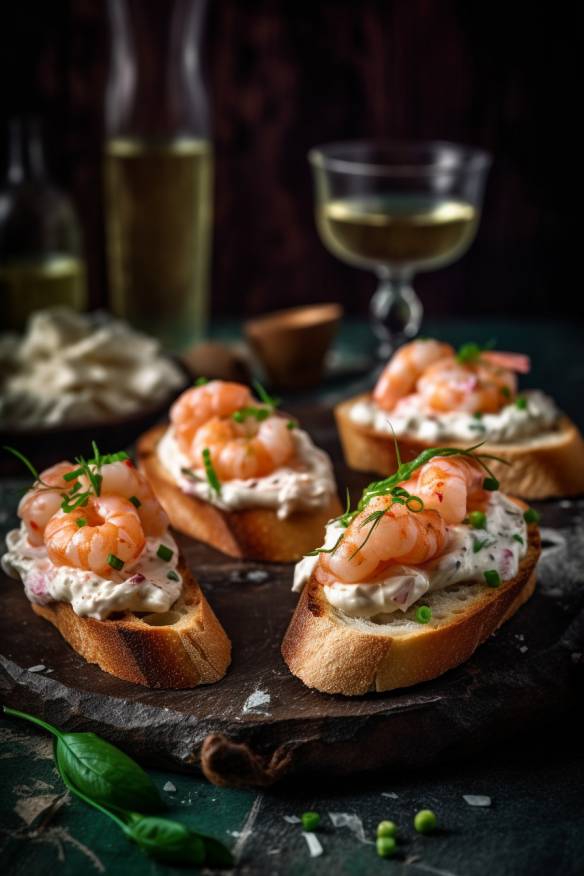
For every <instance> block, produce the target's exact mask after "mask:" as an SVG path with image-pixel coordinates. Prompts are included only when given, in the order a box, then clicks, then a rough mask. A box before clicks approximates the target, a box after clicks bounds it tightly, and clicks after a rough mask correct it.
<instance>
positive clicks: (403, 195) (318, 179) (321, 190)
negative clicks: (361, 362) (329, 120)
mask: <svg viewBox="0 0 584 876" xmlns="http://www.w3.org/2000/svg"><path fill="white" fill-rule="evenodd" d="M308 158H309V161H310V164H311V165H312V169H313V173H314V181H315V189H316V221H317V225H318V230H319V232H320V236H321V238H322V241H323V243H324V244H325V246H326V247H327V248H328V249H329V250H330V251H331V252H332V253H333V254H334V255H336V256H337V257H338V258H340V259H342V261H344V262H348V263H349V264H351V265H356V266H357V267H361V268H368V269H370V270H373V271H375V273H376V274H377V276H378V278H379V284H378V287H377V291H376V292H375V294H374V295H373V298H372V299H371V304H370V316H371V322H372V328H373V332H374V333H375V335H376V337H377V339H378V340H379V347H378V354H379V356H380V357H381V358H384V359H385V358H387V356H388V355H389V354H390V353H391V352H392V351H393V350H394V349H395V347H396V346H397V345H398V344H400V343H401V342H402V341H404V340H405V339H407V338H411V337H413V336H414V335H415V334H416V333H417V332H418V330H419V328H420V324H421V321H422V312H423V308H422V303H421V301H420V299H419V298H418V296H417V295H416V293H415V292H414V290H413V288H412V285H411V281H412V277H413V275H414V274H415V273H416V271H431V270H434V269H436V268H442V267H444V266H445V265H449V264H451V263H452V262H453V261H455V260H456V259H458V258H460V257H461V256H462V255H463V254H464V253H465V252H466V251H467V249H468V248H469V246H470V244H471V243H472V241H473V239H474V237H475V234H476V231H477V227H478V223H479V217H480V210H481V204H482V198H483V190H484V185H485V179H486V176H487V172H488V169H489V166H490V164H491V159H490V157H489V155H488V154H487V153H486V152H483V151H481V150H479V149H471V148H468V147H466V146H458V145H456V144H454V143H446V142H440V141H432V142H427V143H423V142H421V143H410V142H398V141H396V142H374V141H371V142H369V141H355V142H346V143H331V144H330V145H326V146H319V147H317V148H315V149H312V150H311V151H310V152H309V155H308Z"/></svg>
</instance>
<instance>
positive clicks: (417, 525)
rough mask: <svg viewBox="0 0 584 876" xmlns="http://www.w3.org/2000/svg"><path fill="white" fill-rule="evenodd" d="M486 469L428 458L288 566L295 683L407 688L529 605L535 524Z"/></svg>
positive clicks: (336, 688)
mask: <svg viewBox="0 0 584 876" xmlns="http://www.w3.org/2000/svg"><path fill="white" fill-rule="evenodd" d="M491 462H493V460H491V458H490V457H489V456H487V455H485V454H482V453H478V452H473V450H461V449H458V448H437V449H429V450H426V451H424V452H423V453H421V454H420V456H419V457H418V458H417V459H415V460H413V461H411V462H409V463H403V464H399V466H398V469H397V471H396V472H395V474H394V475H392V476H391V477H388V478H386V479H385V480H382V481H377V482H375V483H372V484H370V485H369V486H368V487H367V488H366V489H365V491H364V493H363V496H362V498H361V500H360V501H359V503H358V505H357V508H356V510H354V511H350V510H347V512H346V513H345V514H343V515H342V516H341V517H340V518H338V519H337V520H335V521H333V522H331V523H330V524H329V526H328V527H327V534H326V539H325V544H324V546H323V547H322V548H320V550H316V551H313V552H312V555H311V556H308V557H305V558H304V559H303V560H302V561H301V562H300V563H298V565H297V566H296V571H295V580H294V589H296V590H302V593H301V596H300V599H299V602H298V605H297V607H296V610H295V613H294V616H293V618H292V620H291V622H290V626H289V627H288V631H287V632H286V635H285V637H284V641H283V643H282V654H283V657H284V660H285V661H286V663H287V664H288V666H289V668H290V670H291V671H292V672H293V673H294V675H297V676H298V677H299V678H300V679H301V680H302V681H303V682H304V683H305V684H306V685H308V686H309V687H314V688H317V689H318V690H321V691H325V692H327V693H341V694H347V695H352V694H363V693H366V692H367V691H386V690H392V689H393V688H401V687H408V686H409V685H413V684H417V683H418V682H421V681H425V680H427V679H430V678H435V677H436V676H438V675H441V674H442V673H443V672H446V670H448V669H451V668H452V667H454V666H458V665H459V664H461V663H463V662H464V661H465V660H467V659H468V658H469V657H470V656H471V654H472V653H473V652H474V651H475V649H476V648H477V647H478V646H479V645H480V644H481V643H482V642H484V641H485V640H486V639H487V638H488V637H489V636H490V635H491V633H493V632H494V631H495V630H496V629H497V627H499V626H500V624H502V623H503V622H504V621H506V620H507V619H508V618H510V617H511V615H513V614H514V613H515V611H517V609H518V608H519V607H520V606H521V605H522V604H523V603H524V602H525V601H526V600H527V599H528V598H529V597H530V596H531V594H532V593H533V589H534V587H535V567H536V563H537V559H538V556H539V552H540V538H539V530H538V527H537V525H536V524H537V520H538V515H537V513H536V512H535V511H534V510H533V509H530V508H527V506H525V505H524V504H523V503H520V502H519V501H517V500H514V499H511V498H509V497H507V496H505V495H504V494H503V493H501V492H499V490H498V482H497V480H496V478H495V477H494V476H493V474H492V470H491V468H490V464H491Z"/></svg>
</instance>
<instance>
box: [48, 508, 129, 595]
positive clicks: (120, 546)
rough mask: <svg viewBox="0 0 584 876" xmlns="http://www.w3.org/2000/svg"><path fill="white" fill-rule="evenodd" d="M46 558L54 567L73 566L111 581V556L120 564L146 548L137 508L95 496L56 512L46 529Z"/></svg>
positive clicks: (112, 569)
mask: <svg viewBox="0 0 584 876" xmlns="http://www.w3.org/2000/svg"><path fill="white" fill-rule="evenodd" d="M44 540H45V545H46V548H47V553H48V556H49V559H50V560H51V562H52V563H54V564H55V565H56V566H72V567H73V568H76V569H84V570H86V571H89V572H94V573H95V574H96V575H100V576H101V577H102V578H114V577H115V573H116V571H119V570H116V569H115V568H114V567H113V566H112V557H114V558H116V560H118V561H120V562H121V563H123V564H126V563H131V562H133V561H134V560H137V559H138V557H139V556H140V554H141V553H142V551H143V550H144V546H145V543H146V541H145V538H144V530H143V529H142V524H141V522H140V518H139V516H138V512H137V510H136V508H135V507H134V506H133V505H132V503H131V502H129V501H128V500H127V499H121V498H119V497H118V496H99V497H98V496H95V497H92V498H90V499H89V501H88V502H87V505H85V506H84V507H80V508H76V509H75V510H73V511H70V512H65V511H58V512H57V513H56V514H54V515H53V516H52V517H51V519H50V520H49V522H48V523H47V526H46V529H45V539H44Z"/></svg>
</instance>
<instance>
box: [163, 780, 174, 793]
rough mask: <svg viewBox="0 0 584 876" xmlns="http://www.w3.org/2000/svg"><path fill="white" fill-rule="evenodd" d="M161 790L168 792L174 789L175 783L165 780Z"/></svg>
mask: <svg viewBox="0 0 584 876" xmlns="http://www.w3.org/2000/svg"><path fill="white" fill-rule="evenodd" d="M162 790H163V791H170V792H172V791H176V785H173V784H172V782H167V783H166V784H165V785H163V787H162Z"/></svg>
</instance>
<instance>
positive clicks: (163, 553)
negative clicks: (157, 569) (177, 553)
mask: <svg viewBox="0 0 584 876" xmlns="http://www.w3.org/2000/svg"><path fill="white" fill-rule="evenodd" d="M173 554H174V551H172V550H171V549H170V548H169V547H167V546H166V545H165V544H159V545H158V550H157V551H156V556H157V557H160V559H161V560H164V562H165V563H168V562H170V560H171V559H172V555H173Z"/></svg>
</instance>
